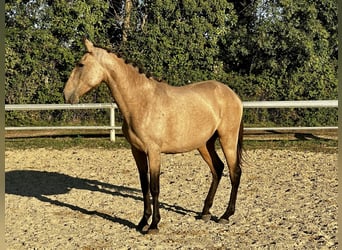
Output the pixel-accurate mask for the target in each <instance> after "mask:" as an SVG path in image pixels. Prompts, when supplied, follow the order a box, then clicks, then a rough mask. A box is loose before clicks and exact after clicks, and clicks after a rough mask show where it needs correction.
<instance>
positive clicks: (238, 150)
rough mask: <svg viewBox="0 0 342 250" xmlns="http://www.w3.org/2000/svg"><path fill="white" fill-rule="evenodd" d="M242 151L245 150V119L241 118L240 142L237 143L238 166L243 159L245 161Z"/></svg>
mask: <svg viewBox="0 0 342 250" xmlns="http://www.w3.org/2000/svg"><path fill="white" fill-rule="evenodd" d="M242 151H243V120H242V119H241V123H240V130H239V138H238V144H237V165H238V166H241V165H242V161H243V157H242Z"/></svg>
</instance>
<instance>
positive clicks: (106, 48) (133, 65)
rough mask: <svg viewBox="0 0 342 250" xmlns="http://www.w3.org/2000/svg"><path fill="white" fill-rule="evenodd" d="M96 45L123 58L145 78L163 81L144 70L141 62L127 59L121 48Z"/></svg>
mask: <svg viewBox="0 0 342 250" xmlns="http://www.w3.org/2000/svg"><path fill="white" fill-rule="evenodd" d="M96 47H97V48H100V49H103V50H105V51H107V52H108V53H112V54H115V55H116V56H117V57H119V58H121V59H123V60H124V62H125V63H126V64H128V65H131V66H132V67H133V68H135V69H136V70H137V71H138V72H139V74H144V75H145V76H146V77H147V78H152V79H153V80H155V81H158V82H163V81H164V80H163V78H160V77H155V76H154V75H153V74H152V73H151V72H149V71H146V70H145V68H144V67H143V66H142V65H141V64H139V63H137V62H133V61H130V60H129V59H127V58H126V57H125V55H124V52H123V51H122V50H119V51H113V49H110V48H108V47H102V46H97V45H96Z"/></svg>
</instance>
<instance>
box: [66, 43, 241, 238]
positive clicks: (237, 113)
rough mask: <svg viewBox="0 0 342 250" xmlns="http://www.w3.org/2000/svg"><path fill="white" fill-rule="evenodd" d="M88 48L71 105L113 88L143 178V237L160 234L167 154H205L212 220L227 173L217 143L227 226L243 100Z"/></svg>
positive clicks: (223, 88)
mask: <svg viewBox="0 0 342 250" xmlns="http://www.w3.org/2000/svg"><path fill="white" fill-rule="evenodd" d="M84 45H85V48H86V53H85V54H84V55H83V56H82V58H81V59H80V61H79V62H78V63H77V65H76V66H75V68H74V69H73V70H72V72H71V74H70V77H69V79H68V81H67V82H66V84H65V87H64V91H63V92H64V98H65V101H66V102H67V103H70V104H75V103H78V102H79V99H80V97H81V96H82V95H84V94H85V93H87V92H88V91H90V90H91V89H93V88H95V87H96V86H98V85H99V84H100V83H102V82H105V83H106V84H107V86H108V87H109V90H110V91H111V94H112V96H113V98H114V99H115V102H116V103H117V105H118V107H119V110H120V111H121V113H122V115H123V117H124V122H123V126H122V131H123V134H124V136H125V138H126V139H127V141H128V142H129V143H130V145H131V152H132V154H133V157H134V159H135V162H136V165H137V168H138V172H139V179H140V184H141V190H142V194H143V201H144V211H143V216H142V218H141V220H140V222H139V224H138V225H137V230H139V231H140V232H142V233H156V232H158V230H159V229H158V223H159V221H160V219H161V216H160V212H159V190H160V187H159V180H160V164H161V154H162V153H170V154H175V153H182V152H188V151H192V150H196V149H197V150H198V151H199V153H200V155H201V156H202V158H203V159H204V161H205V162H206V163H207V164H208V166H209V168H210V170H211V173H212V182H211V185H210V188H209V192H208V194H207V197H206V199H205V201H204V207H203V210H202V213H201V215H200V217H201V218H202V219H203V220H205V221H208V220H210V219H212V216H211V213H210V211H209V210H210V208H211V207H212V204H213V199H214V196H215V193H216V190H217V187H218V184H219V182H220V179H221V177H222V172H223V169H224V163H223V162H222V161H221V159H220V158H219V156H218V154H217V152H216V151H215V142H216V140H217V139H219V142H220V145H221V148H222V150H223V153H224V156H225V158H226V162H227V165H228V169H229V177H230V181H231V186H232V188H231V193H230V198H229V202H228V206H227V209H226V211H225V212H224V214H223V215H222V216H221V217H220V219H219V220H218V222H220V223H228V218H229V217H230V216H231V215H233V214H234V212H235V204H236V199H237V192H238V188H239V183H240V177H241V172H242V171H241V165H242V151H243V147H242V141H243V121H242V114H243V106H242V102H241V100H240V98H239V97H238V95H237V94H236V93H235V92H234V91H233V90H232V89H231V88H229V87H228V86H227V85H225V84H223V83H220V82H218V81H214V80H208V81H202V82H197V83H192V84H188V85H184V86H179V87H176V86H171V85H169V84H167V83H165V82H161V81H157V80H156V79H154V78H153V77H148V76H147V75H146V74H144V73H141V72H140V71H139V69H137V68H136V67H135V66H133V65H132V64H128V63H127V62H126V61H125V60H124V59H123V58H122V57H121V56H118V55H117V54H115V53H113V52H111V51H109V50H107V49H103V48H100V47H96V46H94V45H93V43H92V42H91V41H89V40H88V39H84ZM150 196H152V204H151V199H150ZM151 206H152V208H153V209H152V208H151ZM151 215H152V222H151V224H150V225H149V219H150V217H151Z"/></svg>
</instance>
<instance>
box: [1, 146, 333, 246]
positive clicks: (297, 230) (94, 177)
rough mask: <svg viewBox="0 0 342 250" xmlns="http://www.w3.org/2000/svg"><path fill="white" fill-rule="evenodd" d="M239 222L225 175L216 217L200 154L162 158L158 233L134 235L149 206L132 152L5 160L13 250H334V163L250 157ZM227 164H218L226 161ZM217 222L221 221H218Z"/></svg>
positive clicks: (283, 153) (53, 153)
mask: <svg viewBox="0 0 342 250" xmlns="http://www.w3.org/2000/svg"><path fill="white" fill-rule="evenodd" d="M246 153H247V154H246V160H247V162H246V163H245V164H244V166H243V172H242V178H241V185H240V189H239V193H238V199H237V207H236V213H235V214H234V215H233V216H232V217H231V218H230V221H229V223H228V224H227V225H222V224H218V223H216V222H215V218H217V217H219V216H221V215H222V213H223V212H224V210H225V208H226V205H227V203H228V197H229V194H230V182H229V178H228V174H227V172H228V171H227V168H226V169H225V172H224V177H223V178H222V181H221V183H220V186H219V189H218V191H217V194H216V197H215V200H214V205H213V208H212V210H211V212H212V214H213V215H214V219H213V220H211V221H209V222H204V221H202V220H199V219H197V216H198V215H199V213H200V212H201V210H202V206H203V201H204V199H205V196H206V194H207V192H208V188H209V185H210V181H211V174H210V171H209V168H208V167H207V166H206V164H205V163H204V161H203V160H202V159H201V157H200V156H199V154H198V153H197V152H196V151H193V152H190V153H184V154H178V155H163V156H162V168H161V193H160V206H161V210H160V211H161V216H162V219H161V222H160V224H159V229H160V230H159V233H158V234H155V235H143V234H141V233H140V232H138V231H136V229H135V227H136V225H137V223H138V222H139V220H140V218H141V216H142V210H143V202H142V195H141V191H140V183H139V179H138V172H137V169H136V166H135V162H134V160H133V157H132V155H131V152H130V150H127V149H116V150H108V149H66V150H62V151H60V150H51V149H30V150H6V152H5V157H6V158H5V159H6V166H5V171H6V173H5V178H6V190H5V208H6V214H5V215H6V222H5V232H6V234H5V244H6V245H7V248H8V249H327V248H331V249H337V246H338V243H337V237H336V233H337V186H338V181H337V154H327V153H312V152H301V151H289V150H271V149H267V150H249V151H247V152H246ZM220 155H221V156H222V154H221V153H220ZM215 216H216V217H215Z"/></svg>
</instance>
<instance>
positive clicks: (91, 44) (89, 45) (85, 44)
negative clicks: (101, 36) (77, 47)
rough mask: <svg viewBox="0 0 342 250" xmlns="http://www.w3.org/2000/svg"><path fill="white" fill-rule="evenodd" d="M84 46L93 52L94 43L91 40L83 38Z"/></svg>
mask: <svg viewBox="0 0 342 250" xmlns="http://www.w3.org/2000/svg"><path fill="white" fill-rule="evenodd" d="M84 46H85V47H86V49H87V51H88V52H93V50H94V45H93V43H92V42H91V41H89V40H88V39H87V38H85V39H84Z"/></svg>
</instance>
